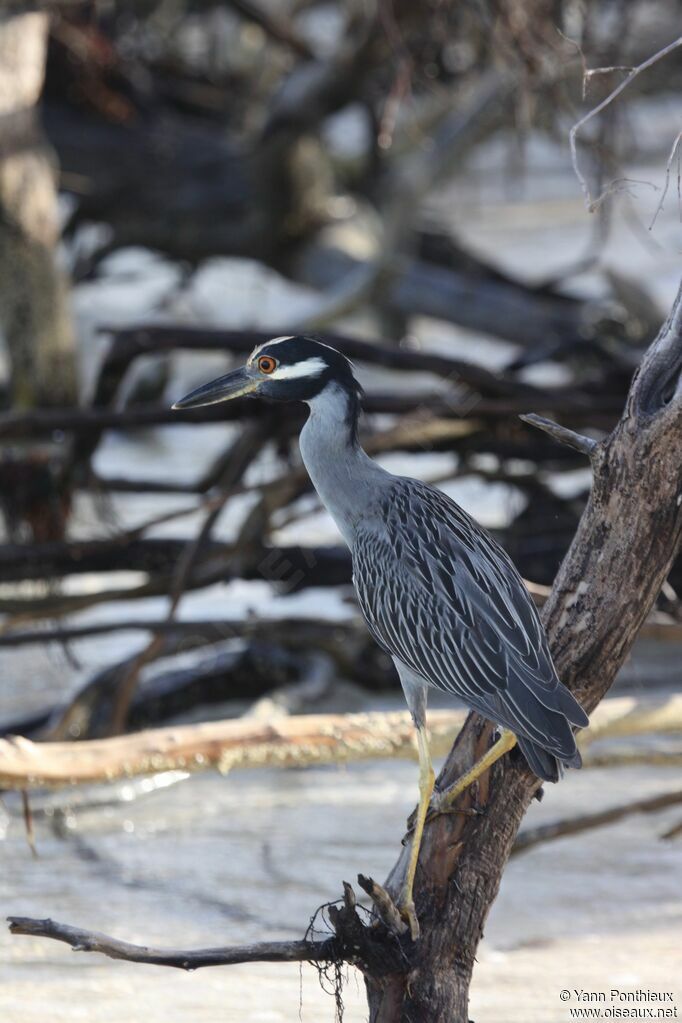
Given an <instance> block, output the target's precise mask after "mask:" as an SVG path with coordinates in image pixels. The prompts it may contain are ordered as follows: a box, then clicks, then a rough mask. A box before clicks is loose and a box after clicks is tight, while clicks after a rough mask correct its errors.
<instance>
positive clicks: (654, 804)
mask: <svg viewBox="0 0 682 1023" xmlns="http://www.w3.org/2000/svg"><path fill="white" fill-rule="evenodd" d="M678 803H682V792H681V791H677V792H663V793H662V794H661V795H658V796H651V797H649V798H648V799H635V800H634V801H633V802H631V803H625V804H624V805H622V806H612V807H610V808H609V809H608V810H600V811H598V812H597V813H586V814H584V815H583V816H581V817H572V818H570V819H569V820H564V821H554V822H553V823H551V824H541V825H540V826H539V827H537V828H531V829H529V830H528V831H523V832H521V834H520V835H519V837H518V838H517V839H516V842H515V843H514V846H513V848H512V856H516V855H518V854H519V853H523V852H527V850H528V849H533V848H535V846H536V845H541V844H542V843H544V842H552V841H554V840H555V839H557V838H563V837H564V836H565V835H578V834H581V833H582V832H583V831H591V830H592V829H593V828H601V827H603V826H604V825H605V824H614V823H616V821H621V820H623V819H624V818H625V817H631V816H632V815H633V814H635V813H655V812H656V811H658V810H666V809H667V808H668V807H669V806H677V804H678Z"/></svg>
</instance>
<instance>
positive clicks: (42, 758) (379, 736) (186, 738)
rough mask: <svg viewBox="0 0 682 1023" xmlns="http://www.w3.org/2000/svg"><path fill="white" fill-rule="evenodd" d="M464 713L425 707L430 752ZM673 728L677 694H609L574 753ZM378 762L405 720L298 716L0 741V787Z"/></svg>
mask: <svg viewBox="0 0 682 1023" xmlns="http://www.w3.org/2000/svg"><path fill="white" fill-rule="evenodd" d="M465 718H466V713H465V711H450V710H444V711H431V713H430V714H429V719H428V723H429V729H430V732H431V742H432V749H433V752H434V754H435V755H436V756H442V755H443V754H445V753H446V752H447V751H448V750H449V748H450V746H451V745H452V742H453V739H454V738H455V737H456V736H457V734H458V732H459V730H460V728H461V727H462V724H463V723H464V720H465ZM679 731H682V696H671V697H667V698H660V699H637V698H635V697H629V696H628V697H618V698H614V699H612V700H608V701H606V702H605V703H602V704H600V706H599V707H598V708H597V709H596V710H595V711H594V714H593V715H592V724H591V727H590V729H588V730H587V731H585V732H583V733H582V734H581V748H587V747H589V745H590V743H591V741H592V740H593V738H595V739H596V738H598V739H605V738H610V737H613V736H617V737H619V738H620V737H623V736H626V735H641V734H645V733H646V734H653V733H657V732H679ZM386 757H406V758H409V759H416V751H415V747H414V733H413V729H412V724H411V720H410V716H409V714H407V713H406V712H402V711H401V712H395V713H386V714H385V713H368V714H346V715H344V714H304V715H295V716H291V717H283V718H278V719H277V720H275V721H270V722H263V721H258V720H254V719H253V718H239V719H236V720H228V721H216V722H206V723H202V724H196V725H182V726H178V727H175V728H160V729H150V730H148V731H144V732H137V733H135V734H133V735H122V736H116V737H114V738H111V739H94V740H92V741H85V742H80V743H72V742H55V743H50V742H46V743H34V742H31V741H30V740H29V739H24V738H22V737H20V736H16V737H11V738H7V739H0V788H3V789H27V788H28V789H31V788H60V787H62V786H65V785H81V784H84V783H87V782H102V781H114V780H116V779H117V778H131V777H134V776H135V775H140V774H154V773H157V772H159V771H172V770H183V771H201V770H206V769H208V768H216V769H217V770H219V771H221V772H227V771H231V770H234V769H236V768H245V767H249V768H250V767H272V766H278V767H306V766H311V765H319V764H337V763H349V762H351V761H358V760H375V759H383V758H386Z"/></svg>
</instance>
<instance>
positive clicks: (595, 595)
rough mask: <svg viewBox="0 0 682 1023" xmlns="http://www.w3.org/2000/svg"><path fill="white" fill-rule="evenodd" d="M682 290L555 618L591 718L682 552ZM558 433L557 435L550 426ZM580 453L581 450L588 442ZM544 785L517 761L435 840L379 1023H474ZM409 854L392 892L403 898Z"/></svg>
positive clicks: (428, 839) (613, 446) (568, 675)
mask: <svg viewBox="0 0 682 1023" xmlns="http://www.w3.org/2000/svg"><path fill="white" fill-rule="evenodd" d="M681 372H682V289H681V291H680V293H679V294H678V297H677V299H676V302H675V305H674V307H673V311H672V314H671V316H670V318H669V320H668V322H667V323H666V324H665V326H664V327H663V329H662V331H661V333H660V335H659V337H658V339H657V340H656V341H655V342H654V344H653V345H652V346H651V348H650V349H649V351H648V353H647V355H646V356H645V358H644V361H643V363H642V365H641V367H640V369H639V370H638V371H637V373H636V374H635V377H634V380H633V383H632V386H631V389H630V394H629V396H628V400H627V404H626V408H625V412H624V415H623V417H622V419H621V420H620V423H619V424H618V426H617V427H616V429H615V430H614V431H613V433H612V434H611V435H610V436H609V437H608V438H607V439H606V440H604V441H603V442H600V443H598V444H595V445H591V444H590V442H589V441H588V440H587V439H586V438H574V440H575V441H579V442H580V444H582V446H583V447H584V449H585V450H587V448H588V447H591V448H592V450H591V459H592V465H593V472H594V485H593V490H592V496H591V498H590V501H589V503H588V505H587V508H586V510H585V513H584V515H583V517H582V520H581V522H580V525H579V528H578V531H577V533H576V536H575V538H574V540H573V544H572V546H571V548H570V550H569V552H568V554H567V556H566V558H565V560H564V562H563V564H562V566H561V569H560V571H559V574H558V577H557V579H556V582H555V584H554V588H553V590H552V593H551V596H550V598H549V600H548V602H547V604H546V605H545V607H544V610H543V617H544V623H545V626H546V629H547V632H548V635H549V639H550V645H551V649H552V654H553V656H554V660H555V663H556V667H557V670H558V673H559V676H560V677H561V678H562V679H563V681H564V682H565V684H566V685H567V686H568V687H569V689H571V690H572V691H573V692H574V693H575V694H576V696H577V697H578V699H579V700H580V701H581V703H582V704H583V706H584V707H585V709H586V710H587V711H588V712H590V711H592V710H593V709H594V707H595V706H596V705H597V704H598V703H599V701H600V700H601V699H602V697H603V696H604V695H605V693H606V692H607V690H608V689H609V687H610V686H611V684H612V682H613V680H614V678H615V676H616V673H617V672H618V669H619V668H620V667H621V665H622V664H623V661H624V660H625V657H626V656H627V653H628V651H629V649H630V647H631V646H632V643H633V641H634V639H635V637H636V635H637V632H638V630H639V628H640V626H641V624H642V622H643V621H644V618H645V617H646V615H647V613H648V611H649V610H650V608H651V606H652V604H653V602H654V601H655V599H656V596H657V594H658V592H659V590H660V587H661V585H662V583H663V582H664V580H665V578H666V575H667V574H668V571H669V569H670V566H671V564H672V562H673V559H674V558H675V556H676V553H677V552H678V550H679V548H680V539H681V535H682V510H681V507H680V505H681V500H680V494H682V486H681V484H682V469H681V467H682V381H681ZM545 428H547V429H548V432H550V433H554V435H555V436H558V434H559V431H558V430H555V429H554V428H553V426H552V424H545ZM576 446H578V445H576ZM490 731H491V726H490V725H489V724H487V723H486V722H484V721H483V720H482V719H481V718H479V717H478V716H476V715H473V714H472V715H470V717H469V719H468V720H467V723H466V725H465V726H464V729H463V731H462V733H461V735H460V737H459V738H458V741H457V743H456V745H455V747H454V749H453V751H452V752H451V754H450V756H449V757H448V760H447V762H446V764H445V767H444V768H443V771H442V773H441V777H440V779H439V783H440V784H441V785H442V784H447V783H449V782H450V781H452V780H454V778H456V777H457V776H458V775H459V774H460V773H461V772H462V769H463V767H464V766H465V765H469V764H471V763H472V762H473V760H474V758H475V757H476V756H478V755H479V754H480V753H481V752H483V751H484V750H485V749H486V748H487V746H488V744H489V741H490ZM540 784H541V783H540V782H539V781H538V779H537V778H536V777H535V776H534V775H532V774H531V773H530V772H529V770H528V768H527V767H526V766H525V762H524V761H523V759H522V758H521V756H520V755H519V754H517V755H516V756H515V755H514V753H512V754H511V755H510V756H508V757H505V758H503V761H502V762H499V763H498V764H496V765H495V767H494V768H493V770H492V771H491V772H490V774H489V775H488V776H487V777H485V776H484V777H483V778H482V779H481V781H480V782H479V784H478V791H477V792H473V791H471V790H469V791H468V792H465V793H464V794H463V795H462V797H461V799H460V801H459V803H458V807H459V808H460V809H463V810H465V809H471V808H472V807H474V806H477V807H480V808H483V809H484V810H485V813H484V814H482V815H477V816H473V817H472V816H463V815H460V814H457V815H451V816H448V817H441V818H439V819H437V820H436V821H434V823H433V824H431V825H430V826H429V827H428V828H427V830H426V833H425V836H424V844H423V846H422V853H421V857H420V861H419V870H418V872H417V881H416V889H415V901H416V907H417V914H418V917H419V920H420V924H421V929H422V937H421V940H420V941H419V942H418V943H417V944H416V945H415V946H414V947H413V952H412V954H411V955H409V957H408V961H407V964H406V967H405V969H404V970H401V972H396V973H393V974H391V975H389V976H383V977H376V976H373V975H372V974H371V973H369V972H368V971H365V979H366V983H367V993H368V1001H369V1006H370V1019H371V1020H372V1021H374V1023H408V1021H414V1020H428V1021H429V1023H446V1021H447V1023H468V1020H469V1010H468V1005H469V984H470V981H471V974H472V969H473V965H474V961H475V956H476V950H477V947H478V943H479V941H480V939H481V937H482V935H483V928H484V925H485V921H486V918H487V916H488V912H489V910H490V907H491V905H492V903H493V900H494V899H495V896H496V895H497V891H498V888H499V885H500V880H501V877H502V872H503V870H504V867H505V864H506V862H507V859H508V857H509V855H510V852H511V848H512V845H513V843H514V840H515V838H516V834H517V831H518V829H519V825H520V824H521V820H522V818H523V816H524V814H525V812H526V810H527V808H528V806H529V804H530V802H531V799H532V798H533V796H534V795H536V793H537V792H538V789H539V788H540ZM408 853H409V848H408V847H405V848H404V849H403V851H402V854H401V856H400V859H399V860H398V862H397V864H396V865H395V867H394V869H393V871H392V873H391V876H390V877H389V880H388V882H387V888H388V890H389V892H390V893H391V894H392V895H394V896H396V895H397V893H398V891H399V890H400V887H401V883H402V879H403V876H404V871H405V868H406V864H407V857H408Z"/></svg>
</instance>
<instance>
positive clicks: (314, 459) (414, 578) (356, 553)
mask: <svg viewBox="0 0 682 1023" xmlns="http://www.w3.org/2000/svg"><path fill="white" fill-rule="evenodd" d="M242 395H253V396H256V395H260V396H263V397H265V398H270V399H275V400H278V401H303V402H306V403H307V404H308V405H309V407H310V416H309V418H308V421H307V422H306V424H305V426H304V427H303V430H302V431H301V438H300V444H301V455H302V456H303V461H304V463H305V465H306V468H307V470H308V472H309V474H310V477H311V479H312V481H313V483H314V485H315V489H316V490H317V492H318V494H319V496H320V498H321V499H322V501H323V503H324V505H325V506H326V507H327V509H328V510H329V512H330V514H331V515H332V517H333V519H334V521H335V522H336V524H337V526H338V528H339V530H340V532H341V534H342V535H343V538H344V540H345V541H346V543H347V544H348V546H349V548H350V550H351V553H352V557H353V582H354V584H355V590H356V592H357V597H358V601H359V604H360V608H361V610H362V613H363V615H364V618H365V620H366V622H367V625H368V627H369V630H370V632H371V634H372V636H373V637H374V638H375V640H376V641H377V643H379V645H380V646H381V647H382V648H383V649H384V650H385V651H387V652H388V653H389V654H390V656H391V657H392V658H393V661H394V663H395V665H396V668H397V669H398V674H399V676H400V681H401V683H402V687H403V690H404V692H405V698H406V700H407V704H408V706H409V708H410V711H411V714H412V718H413V720H414V724H415V726H416V730H417V744H418V750H419V765H420V771H419V793H420V799H419V806H418V810H417V815H416V819H415V826H414V832H413V838H412V848H411V852H410V862H409V867H408V871H407V876H406V882H405V888H404V890H403V893H402V897H401V900H400V902H401V909H402V911H403V913H404V915H405V916H406V918H407V920H408V921H409V924H410V929H411V932H412V936H413V937H416V936H417V934H418V924H417V920H416V915H415V911H414V904H413V901H412V886H413V881H414V875H415V870H416V867H417V860H418V857H419V846H420V843H421V837H422V832H423V828H424V822H425V820H426V815H427V812H428V809H429V804H430V802H431V805H432V809H434V810H435V811H436V812H438V811H442V810H444V809H446V808H447V806H448V805H450V804H451V803H452V802H453V800H454V799H455V797H456V796H457V795H458V794H459V793H460V792H461V791H462V790H463V789H465V788H466V787H467V786H468V785H470V784H472V782H474V781H475V780H476V779H477V778H478V777H479V775H480V774H481V773H482V772H483V771H485V770H487V769H488V768H489V767H490V766H491V765H492V764H494V763H495V761H496V760H497V759H498V758H499V757H501V756H502V755H503V754H504V753H506V752H507V751H508V750H510V749H511V748H512V747H513V746H514V745H515V744H516V743H518V745H519V747H520V749H521V751H522V753H523V755H524V756H525V758H526V760H527V762H528V764H529V766H530V767H531V769H532V770H533V771H534V772H535V774H537V775H538V776H539V777H540V778H542V779H544V780H545V781H557V779H558V778H559V775H560V770H561V765H568V766H571V767H579V766H580V754H579V753H578V750H577V748H576V743H575V738H574V735H573V731H572V728H571V725H575V726H584V725H586V724H587V723H588V719H587V716H586V714H585V712H584V711H583V709H582V707H581V706H580V704H578V703H577V702H576V700H575V699H574V697H573V696H572V695H571V693H570V692H569V691H568V690H567V689H566V688H565V687H564V686H563V685H562V684H561V682H560V681H559V679H558V677H557V674H556V671H555V669H554V666H553V664H552V659H551V657H550V653H549V650H548V648H547V640H546V637H545V634H544V631H543V628H542V625H541V623H540V619H539V618H538V615H537V612H536V610H535V607H534V605H533V602H532V601H531V599H530V596H529V594H528V591H527V589H526V587H525V586H524V584H523V581H522V579H521V577H520V576H519V574H518V572H517V571H516V569H515V568H514V566H513V564H512V562H511V561H510V560H509V558H508V557H507V555H506V554H505V552H504V551H503V550H502V549H501V548H500V547H498V545H497V544H496V543H495V542H494V540H492V538H491V537H490V536H488V534H487V533H486V532H485V531H484V530H483V529H481V527H480V526H478V525H477V524H476V523H475V522H474V521H473V520H472V519H471V518H469V516H468V515H467V514H465V512H463V511H462V509H461V508H459V507H458V506H457V505H456V504H455V503H454V502H453V501H451V500H450V499H449V498H448V497H446V496H445V495H444V494H443V493H441V492H440V491H439V490H435V489H434V488H433V487H430V486H427V485H426V484H425V483H421V482H419V481H418V480H413V479H408V478H406V477H403V476H393V475H392V474H391V473H390V472H386V470H385V469H382V468H381V467H380V466H379V465H377V464H376V462H373V461H372V460H371V459H370V458H369V457H368V456H367V455H366V454H365V452H364V451H363V449H362V448H361V446H360V444H359V441H358V415H359V411H360V398H361V390H360V386H359V384H358V383H357V381H356V380H355V377H354V376H353V371H352V367H351V364H350V363H349V362H348V360H347V359H346V358H344V356H343V355H341V354H340V353H339V352H337V351H335V350H334V349H333V348H330V347H329V346H327V345H325V344H322V343H321V342H319V341H317V340H314V339H313V338H309V337H279V338H274V339H273V340H272V341H269V342H268V343H267V344H264V345H261V346H260V347H259V348H256V350H255V351H254V352H253V353H252V355H251V356H250V358H249V359H248V361H247V363H246V365H245V366H244V367H243V368H241V369H238V370H235V371H234V372H232V373H228V374H227V375H226V376H223V377H220V378H219V379H218V380H214V381H213V382H211V383H209V384H206V385H205V386H203V387H199V388H198V389H197V390H195V391H192V393H191V394H188V395H187V396H186V397H185V398H183V399H182V400H181V401H178V402H177V403H176V404H175V405H174V408H179V409H184V408H192V407H194V406H197V405H209V404H213V403H214V402H220V401H228V400H229V399H230V398H238V397H241V396H242ZM429 685H431V686H435V687H436V688H437V689H441V690H444V691H445V692H449V693H453V694H456V695H457V696H458V697H460V698H461V699H462V700H463V701H464V702H465V703H466V704H468V706H469V707H472V708H473V709H474V710H477V711H478V712H479V713H480V714H482V715H483V716H484V717H486V718H489V719H490V720H491V721H493V722H495V723H496V724H498V725H501V726H502V727H503V729H504V730H503V731H502V734H501V737H500V738H499V739H498V740H497V742H495V744H494V745H493V746H492V747H491V748H490V749H489V750H488V752H487V753H486V754H485V755H484V756H483V757H482V758H481V759H480V760H479V761H478V763H476V764H475V765H474V766H473V767H472V768H471V770H470V771H468V772H467V773H466V774H465V775H464V776H463V777H462V778H460V779H459V780H458V781H457V782H455V784H454V785H452V786H451V787H450V788H449V789H448V790H447V791H446V792H444V793H439V794H437V795H436V796H434V797H433V801H432V796H433V788H434V773H433V768H432V766H431V758H430V755H429V748H428V742H427V737H426V729H425V710H426V698H427V690H428V687H429Z"/></svg>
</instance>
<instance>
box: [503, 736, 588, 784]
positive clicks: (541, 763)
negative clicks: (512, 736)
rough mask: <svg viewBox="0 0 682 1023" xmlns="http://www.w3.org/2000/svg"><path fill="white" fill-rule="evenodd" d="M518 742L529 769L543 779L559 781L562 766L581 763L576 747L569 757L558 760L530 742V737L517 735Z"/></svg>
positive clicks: (575, 765)
mask: <svg viewBox="0 0 682 1023" xmlns="http://www.w3.org/2000/svg"><path fill="white" fill-rule="evenodd" d="M518 744H519V749H520V750H521V752H522V753H523V755H524V757H525V758H526V761H527V762H528V766H529V767H530V769H531V771H533V773H534V774H537V776H538V778H542V780H543V781H559V778H561V775H562V774H563V768H564V767H580V766H581V765H582V758H581V756H580V753H579V752H578V750H577V749H576V751H575V753H574V754H573V755H572V756H571V757H567V758H562V759H561V760H559V759H558V758H557V757H555V756H554V755H553V754H552V753H548V752H547V750H546V749H543V748H542V746H538V744H537V743H536V742H532V740H531V739H524V738H523V737H522V736H518Z"/></svg>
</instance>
